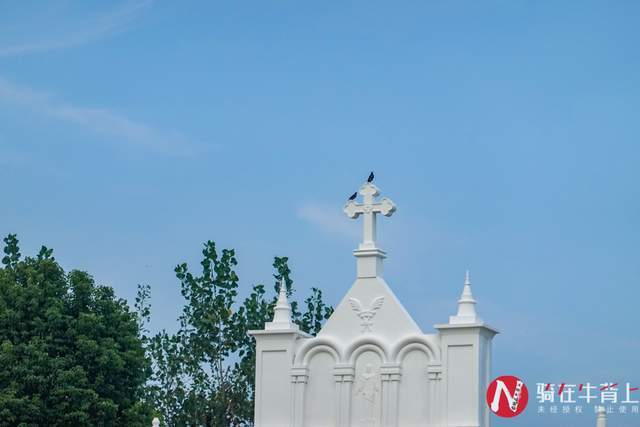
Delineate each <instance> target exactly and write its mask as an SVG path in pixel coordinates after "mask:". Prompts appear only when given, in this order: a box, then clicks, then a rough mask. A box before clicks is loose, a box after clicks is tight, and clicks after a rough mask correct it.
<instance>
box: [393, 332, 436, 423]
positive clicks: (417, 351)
mask: <svg viewBox="0 0 640 427" xmlns="http://www.w3.org/2000/svg"><path fill="white" fill-rule="evenodd" d="M398 361H399V362H400V366H401V370H402V377H401V381H400V385H399V388H398V425H400V426H403V427H417V426H427V425H428V420H429V416H430V411H431V410H432V408H431V407H430V401H431V400H430V396H429V378H428V373H427V366H428V364H429V355H428V353H427V351H426V349H425V347H423V346H421V345H417V344H413V345H412V344H410V345H409V346H407V347H405V348H404V349H403V351H402V352H401V353H400V354H399V360H398Z"/></svg>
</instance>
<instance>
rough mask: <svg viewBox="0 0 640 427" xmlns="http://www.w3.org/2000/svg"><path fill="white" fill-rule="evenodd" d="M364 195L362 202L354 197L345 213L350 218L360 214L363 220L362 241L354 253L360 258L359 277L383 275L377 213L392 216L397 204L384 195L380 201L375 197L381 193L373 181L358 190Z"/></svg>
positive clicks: (383, 254)
mask: <svg viewBox="0 0 640 427" xmlns="http://www.w3.org/2000/svg"><path fill="white" fill-rule="evenodd" d="M357 194H360V195H361V196H362V203H357V202H356V201H355V200H354V199H355V197H353V198H350V200H348V201H347V204H346V205H345V206H344V213H346V214H347V216H348V217H349V218H352V219H355V218H358V217H359V216H360V215H362V216H363V218H364V219H363V221H362V242H361V243H360V245H359V246H358V249H356V250H355V251H353V254H354V255H355V256H356V258H357V259H358V265H357V270H358V277H379V276H382V259H384V258H385V255H386V254H385V252H384V251H382V250H381V249H379V248H378V247H377V245H376V215H377V214H379V213H381V214H382V215H384V216H391V215H393V213H394V212H395V211H396V205H395V203H393V202H392V201H391V200H389V199H387V198H386V197H383V198H382V199H380V201H376V200H375V198H376V197H377V196H379V195H380V190H379V189H378V187H376V186H375V185H373V184H372V183H371V182H365V183H364V184H363V185H362V187H360V189H359V190H358V193H357ZM354 196H357V195H354Z"/></svg>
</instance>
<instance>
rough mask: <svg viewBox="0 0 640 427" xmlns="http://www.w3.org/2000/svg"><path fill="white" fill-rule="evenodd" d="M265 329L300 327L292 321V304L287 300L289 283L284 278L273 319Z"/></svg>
mask: <svg viewBox="0 0 640 427" xmlns="http://www.w3.org/2000/svg"><path fill="white" fill-rule="evenodd" d="M264 326H265V327H264V328H265V329H269V330H273V329H298V325H296V324H295V323H292V322H291V305H290V304H289V301H288V300H287V285H286V283H285V281H284V278H282V280H281V281H280V291H279V292H278V301H277V302H276V307H275V309H274V310H273V321H272V322H267V323H266V324H265V325H264Z"/></svg>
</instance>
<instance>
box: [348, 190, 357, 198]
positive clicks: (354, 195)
mask: <svg viewBox="0 0 640 427" xmlns="http://www.w3.org/2000/svg"><path fill="white" fill-rule="evenodd" d="M356 197H358V192H357V191H356V192H355V193H353V194H352V195H351V196H350V197H349V200H355V199H356Z"/></svg>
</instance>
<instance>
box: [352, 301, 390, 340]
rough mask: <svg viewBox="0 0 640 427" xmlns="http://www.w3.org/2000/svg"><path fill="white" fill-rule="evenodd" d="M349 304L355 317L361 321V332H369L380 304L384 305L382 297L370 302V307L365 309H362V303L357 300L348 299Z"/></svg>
mask: <svg viewBox="0 0 640 427" xmlns="http://www.w3.org/2000/svg"><path fill="white" fill-rule="evenodd" d="M349 304H351V309H352V310H353V311H355V312H356V316H358V317H359V318H360V320H362V323H361V326H362V332H371V331H372V329H371V328H372V327H373V318H374V317H375V316H376V312H377V311H378V310H380V308H381V307H382V304H384V297H377V298H374V300H373V301H371V305H370V306H369V307H367V308H366V309H365V308H363V307H362V303H360V300H359V299H357V298H349Z"/></svg>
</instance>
